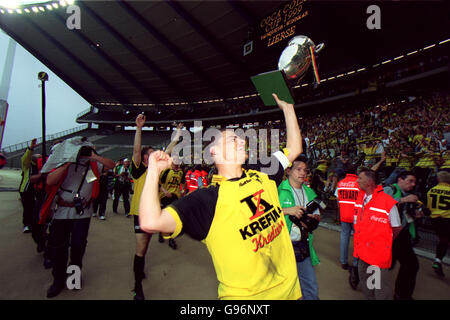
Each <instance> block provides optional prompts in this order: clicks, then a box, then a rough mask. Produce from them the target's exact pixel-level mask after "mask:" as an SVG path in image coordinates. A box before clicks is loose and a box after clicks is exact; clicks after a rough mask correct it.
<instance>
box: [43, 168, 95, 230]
mask: <svg viewBox="0 0 450 320" xmlns="http://www.w3.org/2000/svg"><path fill="white" fill-rule="evenodd" d="M90 167H91V169H92V172H93V173H94V175H95V176H96V177H97V179H95V181H94V186H93V188H92V195H91V199H92V200H93V199H97V197H98V195H99V193H100V184H99V177H100V174H99V172H98V167H97V162H96V161H90ZM68 170H69V168H67V169H66V170H65V171H64V174H63V176H62V178H61V180H60V181H59V182H58V183H57V184H56V185H54V186H48V185H46V186H45V191H46V193H47V197H46V199H45V201H44V203H43V204H42V207H41V210H40V211H39V224H45V223H46V222H47V218H48V217H49V216H50V213H51V207H52V204H53V200H54V199H55V196H56V194H57V193H58V190H59V188H60V187H61V185H62V184H63V182H64V180H65V179H66V177H67V172H68ZM53 171H54V170H52V172H53Z"/></svg>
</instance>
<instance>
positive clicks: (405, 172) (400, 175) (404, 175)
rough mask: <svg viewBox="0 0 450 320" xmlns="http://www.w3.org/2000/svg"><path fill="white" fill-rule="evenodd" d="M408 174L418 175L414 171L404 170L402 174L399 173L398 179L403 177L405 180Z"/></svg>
mask: <svg viewBox="0 0 450 320" xmlns="http://www.w3.org/2000/svg"><path fill="white" fill-rule="evenodd" d="M407 176H413V177H415V176H416V175H415V174H414V172H412V171H404V172H402V173H400V174H399V175H398V177H397V181H398V179H400V178H401V179H402V180H405V179H406V177H407Z"/></svg>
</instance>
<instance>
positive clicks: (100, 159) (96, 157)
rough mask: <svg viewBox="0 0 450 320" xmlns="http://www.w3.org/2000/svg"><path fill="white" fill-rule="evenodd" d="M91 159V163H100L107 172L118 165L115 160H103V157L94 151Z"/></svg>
mask: <svg viewBox="0 0 450 320" xmlns="http://www.w3.org/2000/svg"><path fill="white" fill-rule="evenodd" d="M89 159H90V160H91V161H98V162H100V163H101V164H103V167H104V168H105V170H109V169H112V168H114V167H115V165H116V163H115V162H114V160H111V159H108V158H103V157H102V156H99V155H98V154H96V153H95V152H94V151H92V155H91V156H90V157H89Z"/></svg>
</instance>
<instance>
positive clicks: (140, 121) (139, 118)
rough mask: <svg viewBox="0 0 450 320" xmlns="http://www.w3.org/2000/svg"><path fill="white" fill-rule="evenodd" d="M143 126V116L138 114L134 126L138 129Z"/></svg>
mask: <svg viewBox="0 0 450 320" xmlns="http://www.w3.org/2000/svg"><path fill="white" fill-rule="evenodd" d="M144 124H145V116H144V115H143V114H139V115H138V116H137V118H136V126H137V127H138V128H142V127H143V126H144Z"/></svg>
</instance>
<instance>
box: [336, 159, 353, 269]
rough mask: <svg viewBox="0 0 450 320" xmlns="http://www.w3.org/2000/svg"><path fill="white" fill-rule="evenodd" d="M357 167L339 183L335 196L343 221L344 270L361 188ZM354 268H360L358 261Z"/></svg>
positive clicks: (341, 247)
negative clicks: (356, 202)
mask: <svg viewBox="0 0 450 320" xmlns="http://www.w3.org/2000/svg"><path fill="white" fill-rule="evenodd" d="M357 179H358V176H357V175H356V167H355V166H352V167H350V168H349V169H348V170H347V174H346V176H345V178H344V179H342V180H341V181H339V182H338V184H337V188H336V192H335V196H336V199H337V200H338V203H339V214H340V220H341V236H340V262H341V267H342V269H344V270H347V269H348V268H349V266H348V243H349V242H350V235H351V232H352V230H353V220H354V217H353V215H354V213H355V201H356V199H357V198H358V195H359V187H358V183H357V182H356V180H357ZM353 266H354V267H357V266H358V260H357V259H353Z"/></svg>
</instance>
